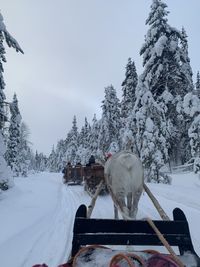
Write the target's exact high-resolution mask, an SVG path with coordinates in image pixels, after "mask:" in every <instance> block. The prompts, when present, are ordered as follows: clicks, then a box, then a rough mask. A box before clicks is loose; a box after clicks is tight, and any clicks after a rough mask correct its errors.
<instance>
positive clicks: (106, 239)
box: [75, 233, 190, 246]
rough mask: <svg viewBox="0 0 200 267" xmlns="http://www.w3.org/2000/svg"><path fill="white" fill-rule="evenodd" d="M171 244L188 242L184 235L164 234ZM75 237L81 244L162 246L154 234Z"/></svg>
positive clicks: (84, 235) (83, 235)
mask: <svg viewBox="0 0 200 267" xmlns="http://www.w3.org/2000/svg"><path fill="white" fill-rule="evenodd" d="M164 237H165V238H166V240H167V241H168V242H169V243H170V245H171V246H179V245H183V244H187V245H189V244H190V240H189V238H188V237H187V236H186V235H167V234H166V235H164ZM75 239H76V240H77V242H78V243H79V244H81V245H90V244H100V245H128V244H129V245H138V246H140V245H142V246H146V245H151V246H163V244H162V243H161V241H160V240H159V238H158V236H157V235H156V234H151V235H148V234H132V235H130V234H118V235H116V234H108V233H106V234H95V235H91V234H79V235H75Z"/></svg>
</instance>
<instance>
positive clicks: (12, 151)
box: [6, 94, 22, 176]
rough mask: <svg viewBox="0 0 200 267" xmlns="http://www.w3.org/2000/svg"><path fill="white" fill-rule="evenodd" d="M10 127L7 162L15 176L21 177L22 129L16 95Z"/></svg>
mask: <svg viewBox="0 0 200 267" xmlns="http://www.w3.org/2000/svg"><path fill="white" fill-rule="evenodd" d="M10 113H11V118H10V126H9V130H8V132H9V137H8V143H7V151H6V161H7V163H8V165H9V166H10V167H11V169H12V171H13V173H14V175H15V176H19V175H20V158H19V155H20V127H21V119H22V118H21V115H20V111H19V107H18V100H17V96H16V94H14V96H13V101H12V103H11V104H10Z"/></svg>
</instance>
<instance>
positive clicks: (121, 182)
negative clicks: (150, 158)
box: [105, 151, 144, 194]
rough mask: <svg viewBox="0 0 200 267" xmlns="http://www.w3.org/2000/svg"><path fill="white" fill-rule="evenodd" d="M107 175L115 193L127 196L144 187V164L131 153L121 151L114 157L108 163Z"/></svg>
mask: <svg viewBox="0 0 200 267" xmlns="http://www.w3.org/2000/svg"><path fill="white" fill-rule="evenodd" d="M105 175H106V177H107V179H108V182H109V184H110V185H111V186H112V188H113V190H114V191H115V192H119V191H122V192H124V193H125V194H127V193H128V192H134V191H137V190H138V188H140V187H141V186H143V179H144V178H143V177H144V175H143V167H142V163H141V161H140V160H139V159H138V158H137V157H136V156H135V155H134V154H133V153H131V152H127V151H121V152H119V153H116V154H115V155H114V156H112V157H111V158H110V159H109V160H108V161H107V162H106V165H105Z"/></svg>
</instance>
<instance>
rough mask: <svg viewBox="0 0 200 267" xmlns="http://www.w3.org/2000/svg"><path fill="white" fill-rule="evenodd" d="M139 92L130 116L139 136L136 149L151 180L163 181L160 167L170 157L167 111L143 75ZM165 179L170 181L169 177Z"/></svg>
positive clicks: (139, 84) (137, 91)
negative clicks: (147, 84) (154, 95)
mask: <svg viewBox="0 0 200 267" xmlns="http://www.w3.org/2000/svg"><path fill="white" fill-rule="evenodd" d="M136 96H137V100H136V105H135V107H134V110H133V112H132V114H131V115H130V116H129V117H128V121H129V124H130V125H132V127H133V128H131V130H132V131H133V133H134V139H135V140H134V143H133V151H136V153H137V155H138V156H139V157H140V158H141V160H142V162H143V165H144V167H145V171H146V174H147V175H146V177H147V181H148V182H150V181H152V180H153V181H155V182H161V178H160V176H159V170H160V168H161V167H162V166H163V165H164V164H165V162H166V160H167V157H168V151H167V144H166V138H165V136H166V124H165V115H164V112H163V109H162V108H161V107H160V105H159V104H157V102H156V101H155V99H154V97H153V95H152V93H151V91H150V89H149V88H148V87H146V86H145V84H144V83H143V82H142V75H141V77H140V78H139V82H138V86H137V89H136ZM131 122H132V124H131ZM162 182H164V183H168V182H169V180H168V179H167V177H165V178H164V180H162Z"/></svg>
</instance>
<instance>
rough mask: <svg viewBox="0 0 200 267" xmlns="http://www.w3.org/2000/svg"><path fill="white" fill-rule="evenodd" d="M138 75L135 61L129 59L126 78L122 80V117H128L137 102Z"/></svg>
mask: <svg viewBox="0 0 200 267" xmlns="http://www.w3.org/2000/svg"><path fill="white" fill-rule="evenodd" d="M137 81H138V76H137V72H136V67H135V63H134V61H132V60H131V58H129V59H128V63H127V65H126V73H125V79H124V81H123V82H122V101H121V105H120V107H121V117H122V118H127V117H128V115H129V114H130V112H131V111H132V110H133V107H134V104H135V100H136V97H135V89H136V86H137Z"/></svg>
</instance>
